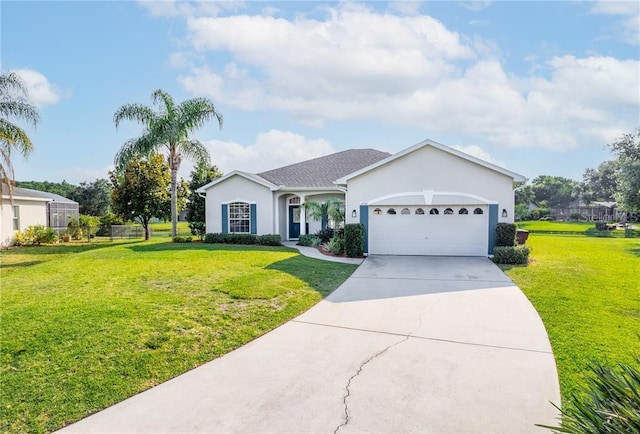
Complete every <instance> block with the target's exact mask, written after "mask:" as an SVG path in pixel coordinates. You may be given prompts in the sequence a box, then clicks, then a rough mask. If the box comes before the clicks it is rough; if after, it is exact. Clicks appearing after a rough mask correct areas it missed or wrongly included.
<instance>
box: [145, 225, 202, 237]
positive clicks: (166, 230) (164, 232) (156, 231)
mask: <svg viewBox="0 0 640 434" xmlns="http://www.w3.org/2000/svg"><path fill="white" fill-rule="evenodd" d="M149 227H150V228H151V233H152V235H153V236H154V237H169V236H171V222H158V223H150V224H149ZM178 236H179V237H192V236H193V235H191V229H189V223H188V222H178ZM194 238H195V237H194Z"/></svg>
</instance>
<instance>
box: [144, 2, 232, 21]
mask: <svg viewBox="0 0 640 434" xmlns="http://www.w3.org/2000/svg"><path fill="white" fill-rule="evenodd" d="M138 4H139V5H140V6H141V7H142V8H144V9H146V10H147V11H148V12H149V14H151V15H152V16H155V17H164V18H175V17H196V16H203V15H204V16H217V15H219V14H220V13H221V12H224V11H235V10H239V9H241V8H243V7H244V2H243V1H231V0H226V1H179V0H138Z"/></svg>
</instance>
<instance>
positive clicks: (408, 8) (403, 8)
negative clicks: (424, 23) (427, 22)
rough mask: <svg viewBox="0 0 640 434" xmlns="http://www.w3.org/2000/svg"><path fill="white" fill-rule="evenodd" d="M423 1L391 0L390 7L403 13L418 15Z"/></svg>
mask: <svg viewBox="0 0 640 434" xmlns="http://www.w3.org/2000/svg"><path fill="white" fill-rule="evenodd" d="M422 3H423V2H422V1H412V0H400V1H391V2H390V3H389V9H390V10H392V11H396V12H399V13H400V14H403V15H418V14H419V13H420V8H421V7H422Z"/></svg>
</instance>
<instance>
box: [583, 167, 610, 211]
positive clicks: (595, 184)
mask: <svg viewBox="0 0 640 434" xmlns="http://www.w3.org/2000/svg"><path fill="white" fill-rule="evenodd" d="M617 169H618V162H617V161H605V162H604V163H601V164H600V165H599V166H598V167H597V168H595V169H587V170H585V172H584V175H583V183H584V196H583V197H584V199H585V200H586V201H588V202H591V201H594V200H602V201H612V200H614V196H615V193H616V191H617V189H618V182H617V180H616V171H617Z"/></svg>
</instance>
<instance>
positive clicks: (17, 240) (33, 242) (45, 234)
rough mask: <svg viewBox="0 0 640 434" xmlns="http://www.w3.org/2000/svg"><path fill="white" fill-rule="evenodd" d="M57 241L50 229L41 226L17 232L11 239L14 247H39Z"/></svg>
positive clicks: (55, 235)
mask: <svg viewBox="0 0 640 434" xmlns="http://www.w3.org/2000/svg"><path fill="white" fill-rule="evenodd" d="M56 241H58V234H57V233H56V231H54V230H53V229H51V228H48V227H46V226H43V225H35V226H29V227H28V228H26V229H25V230H24V231H23V232H17V233H16V234H15V236H14V239H13V244H14V245H16V246H39V245H40V244H51V243H55V242H56Z"/></svg>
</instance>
